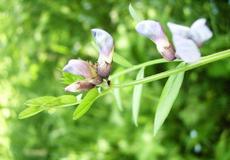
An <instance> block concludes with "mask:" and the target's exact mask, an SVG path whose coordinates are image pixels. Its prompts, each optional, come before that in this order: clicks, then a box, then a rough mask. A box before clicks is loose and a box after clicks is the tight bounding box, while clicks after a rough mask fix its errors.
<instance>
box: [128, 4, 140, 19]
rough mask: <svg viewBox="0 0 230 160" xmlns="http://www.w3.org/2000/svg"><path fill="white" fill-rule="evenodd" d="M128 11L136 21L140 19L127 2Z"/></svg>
mask: <svg viewBox="0 0 230 160" xmlns="http://www.w3.org/2000/svg"><path fill="white" fill-rule="evenodd" d="M129 13H130V15H131V16H132V18H133V19H134V20H135V21H136V22H139V21H141V18H140V16H139V15H138V14H137V12H136V11H135V9H134V8H133V6H132V4H131V3H130V4H129Z"/></svg>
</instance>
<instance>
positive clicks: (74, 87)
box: [65, 80, 95, 92]
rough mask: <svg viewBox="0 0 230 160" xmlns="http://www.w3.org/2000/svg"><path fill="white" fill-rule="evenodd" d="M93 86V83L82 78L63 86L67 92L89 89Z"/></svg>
mask: <svg viewBox="0 0 230 160" xmlns="http://www.w3.org/2000/svg"><path fill="white" fill-rule="evenodd" d="M93 87H95V84H93V83H91V82H88V81H87V80H82V81H78V82H74V83H72V84H70V85H68V86H67V87H66V88H65V91H67V92H83V91H86V90H89V89H91V88H93Z"/></svg>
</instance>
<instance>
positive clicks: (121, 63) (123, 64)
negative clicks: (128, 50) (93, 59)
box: [113, 53, 132, 67]
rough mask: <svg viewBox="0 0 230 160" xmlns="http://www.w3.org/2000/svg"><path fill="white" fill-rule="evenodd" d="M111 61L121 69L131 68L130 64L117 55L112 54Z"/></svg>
mask: <svg viewBox="0 0 230 160" xmlns="http://www.w3.org/2000/svg"><path fill="white" fill-rule="evenodd" d="M113 61H114V62H115V63H117V64H119V65H121V66H123V67H131V66H132V64H131V63H130V62H129V61H128V60H126V59H125V58H124V57H122V56H120V55H119V54H116V53H115V54H114V56H113Z"/></svg>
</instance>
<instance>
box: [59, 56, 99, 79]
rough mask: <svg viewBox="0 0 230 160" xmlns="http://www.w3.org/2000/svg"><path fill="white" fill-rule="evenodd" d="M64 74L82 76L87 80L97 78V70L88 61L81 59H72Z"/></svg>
mask: <svg viewBox="0 0 230 160" xmlns="http://www.w3.org/2000/svg"><path fill="white" fill-rule="evenodd" d="M63 71H64V72H69V73H71V74H75V75H80V76H83V77H85V78H92V77H94V76H95V73H96V70H95V69H94V68H93V67H92V65H91V64H89V63H88V62H86V61H83V60H81V59H71V60H70V61H69V62H68V64H67V65H65V67H64V68H63Z"/></svg>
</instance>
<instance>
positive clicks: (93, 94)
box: [73, 88, 109, 120]
mask: <svg viewBox="0 0 230 160" xmlns="http://www.w3.org/2000/svg"><path fill="white" fill-rule="evenodd" d="M108 91H109V90H105V91H103V92H101V93H99V92H98V90H97V88H93V89H91V90H89V91H88V93H87V94H86V95H85V97H84V98H83V99H82V101H81V103H80V104H79V106H78V107H77V108H76V110H75V111H74V113H73V119H74V120H77V119H79V118H81V117H82V116H83V115H84V114H85V113H86V112H87V111H88V110H89V109H90V107H91V106H92V104H93V103H94V101H95V100H96V99H98V98H99V97H101V96H103V95H105V94H106V93H107V92H108Z"/></svg>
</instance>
